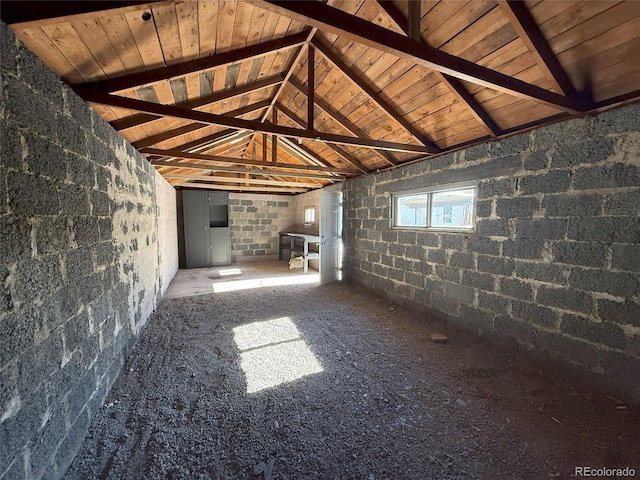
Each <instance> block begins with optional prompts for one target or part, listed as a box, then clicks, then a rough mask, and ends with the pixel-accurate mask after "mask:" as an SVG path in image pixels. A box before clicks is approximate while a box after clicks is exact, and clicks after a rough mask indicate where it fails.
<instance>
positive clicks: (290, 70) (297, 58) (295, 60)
mask: <svg viewBox="0 0 640 480" xmlns="http://www.w3.org/2000/svg"><path fill="white" fill-rule="evenodd" d="M317 31H318V29H317V28H311V29H310V30H309V31H308V32H307V37H306V41H305V45H306V46H307V48H308V47H309V42H311V39H312V38H313V36H314V35H315V34H316V32H317ZM303 55H304V46H302V47H300V49H299V50H298V53H297V54H296V56H295V57H293V59H292V60H291V63H290V64H289V67H288V68H287V73H286V74H285V76H284V81H283V82H282V83H281V84H280V88H278V91H277V92H276V93H275V95H274V96H273V98H272V99H271V105H270V106H269V108H268V109H267V111H266V112H264V115H263V116H262V121H263V122H266V121H267V118H268V117H269V112H270V111H271V110H273V107H274V106H275V104H276V102H277V101H278V99H279V98H280V95H281V94H282V91H283V90H284V87H285V86H286V85H287V80H288V79H289V78H290V77H291V75H293V69H294V68H295V66H296V65H297V64H298V63H299V62H300V60H302V56H303Z"/></svg>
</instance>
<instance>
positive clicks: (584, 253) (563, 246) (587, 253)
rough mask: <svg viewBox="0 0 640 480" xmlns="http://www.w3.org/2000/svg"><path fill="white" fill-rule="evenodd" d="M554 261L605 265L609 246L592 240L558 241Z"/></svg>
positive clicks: (554, 246)
mask: <svg viewBox="0 0 640 480" xmlns="http://www.w3.org/2000/svg"><path fill="white" fill-rule="evenodd" d="M552 251H553V261H554V262H556V263H566V264H569V265H583V266H586V267H604V266H605V265H604V264H605V260H606V254H607V246H606V245H605V244H602V243H592V242H557V243H555V244H554V245H553V248H552Z"/></svg>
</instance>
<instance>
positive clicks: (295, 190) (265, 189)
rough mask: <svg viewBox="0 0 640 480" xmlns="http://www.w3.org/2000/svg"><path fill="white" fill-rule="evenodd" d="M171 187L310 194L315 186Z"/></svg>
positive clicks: (175, 185) (184, 185) (203, 184)
mask: <svg viewBox="0 0 640 480" xmlns="http://www.w3.org/2000/svg"><path fill="white" fill-rule="evenodd" d="M171 185H173V186H174V187H193V188H206V189H209V190H227V191H233V190H239V191H245V192H271V193H303V192H308V191H309V190H312V189H314V188H316V187H315V185H307V186H302V185H301V186H300V188H292V187H282V188H279V187H268V186H263V187H250V186H249V187H248V186H245V185H234V186H231V185H216V184H213V183H191V182H175V183H172V184H171Z"/></svg>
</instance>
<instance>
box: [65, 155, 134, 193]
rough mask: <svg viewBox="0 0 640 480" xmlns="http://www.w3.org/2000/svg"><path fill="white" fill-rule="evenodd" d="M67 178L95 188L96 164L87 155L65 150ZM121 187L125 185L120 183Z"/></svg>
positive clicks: (82, 185) (77, 183)
mask: <svg viewBox="0 0 640 480" xmlns="http://www.w3.org/2000/svg"><path fill="white" fill-rule="evenodd" d="M65 163H66V169H67V179H68V180H69V181H70V182H72V183H75V184H76V185H79V186H80V187H82V188H93V186H94V185H95V183H96V172H95V165H94V164H93V162H91V161H90V160H87V159H86V158H85V157H81V156H80V155H78V154H76V153H73V152H65ZM120 186H121V187H122V186H124V185H120Z"/></svg>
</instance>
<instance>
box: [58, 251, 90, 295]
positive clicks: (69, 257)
mask: <svg viewBox="0 0 640 480" xmlns="http://www.w3.org/2000/svg"><path fill="white" fill-rule="evenodd" d="M64 259H65V265H66V270H67V279H68V280H69V281H71V282H72V283H73V284H77V285H79V286H82V285H83V282H84V280H83V277H86V276H87V275H91V274H92V273H93V271H94V269H93V254H92V253H91V249H90V248H89V247H86V246H85V247H81V248H75V249H72V250H68V251H67V252H66V253H65V254H64Z"/></svg>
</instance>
